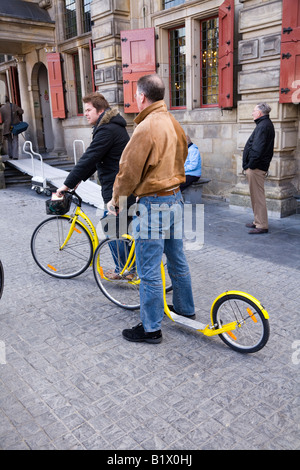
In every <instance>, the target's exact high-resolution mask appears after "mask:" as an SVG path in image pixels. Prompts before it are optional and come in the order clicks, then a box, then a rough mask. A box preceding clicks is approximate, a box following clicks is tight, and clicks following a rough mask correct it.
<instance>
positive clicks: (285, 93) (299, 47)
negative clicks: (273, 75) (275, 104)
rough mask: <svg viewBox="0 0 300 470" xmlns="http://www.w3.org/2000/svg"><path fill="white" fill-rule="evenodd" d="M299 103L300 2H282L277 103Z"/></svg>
mask: <svg viewBox="0 0 300 470" xmlns="http://www.w3.org/2000/svg"><path fill="white" fill-rule="evenodd" d="M299 102H300V0H293V1H292V2H291V1H290V0H283V3H282V31H281V57H280V85H279V103H294V104H297V103H299Z"/></svg>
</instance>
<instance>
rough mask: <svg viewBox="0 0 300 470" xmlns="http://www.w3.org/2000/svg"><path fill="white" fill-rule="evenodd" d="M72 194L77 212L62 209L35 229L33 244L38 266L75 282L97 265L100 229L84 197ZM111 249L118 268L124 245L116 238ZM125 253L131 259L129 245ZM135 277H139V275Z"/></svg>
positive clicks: (55, 275)
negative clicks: (98, 233)
mask: <svg viewBox="0 0 300 470" xmlns="http://www.w3.org/2000/svg"><path fill="white" fill-rule="evenodd" d="M68 194H70V196H69V197H70V201H71V202H72V203H73V204H74V205H75V210H73V213H71V214H62V213H61V211H60V210H59V211H57V212H58V213H59V214H60V215H58V214H57V215H54V216H53V217H48V218H47V219H45V220H43V221H42V222H41V223H40V224H39V225H38V226H37V227H36V228H35V230H34V232H33V234H32V237H31V244H30V246H31V253H32V256H33V259H34V260H35V262H36V263H37V265H38V266H39V267H40V268H41V269H42V270H43V271H44V272H46V273H47V274H49V275H50V276H53V277H56V278H61V279H71V278H73V277H75V276H78V275H79V274H82V273H83V272H84V271H86V269H87V268H88V267H89V266H91V265H92V264H93V256H94V253H95V250H96V248H97V246H98V245H99V238H98V235H97V231H96V228H95V226H94V224H93V222H92V221H91V219H90V218H89V217H88V216H87V215H86V214H85V212H84V211H83V209H82V199H81V197H80V196H79V195H78V194H77V193H76V192H75V191H71V192H69V193H68ZM69 210H70V205H69V206H68V207H67V208H65V211H66V212H69ZM104 241H107V239H105V240H104ZM125 243H126V242H125ZM107 246H110V248H111V249H112V252H110V253H111V256H112V254H113V253H114V251H115V252H116V263H117V266H118V263H119V262H120V261H119V260H120V251H121V250H122V249H123V242H122V241H119V239H117V238H116V239H115V241H114V240H112V241H111V243H110V244H109V245H108V244H107ZM113 248H114V249H113ZM124 253H125V256H127V255H126V253H127V246H125V247H124ZM126 259H127V258H126ZM110 261H112V259H110ZM110 268H112V266H110ZM99 269H100V268H99ZM114 269H116V267H115V268H114ZM131 271H133V268H132V267H131ZM134 276H135V277H136V278H137V274H136V273H135V275H134ZM138 283H139V281H137V283H136V284H135V283H134V282H133V283H132V284H131V285H132V286H135V287H137V289H138ZM131 285H130V286H131ZM115 287H116V286H115ZM166 289H167V291H169V290H171V289H172V286H171V282H170V281H167V288H166Z"/></svg>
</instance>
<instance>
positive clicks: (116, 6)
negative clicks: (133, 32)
mask: <svg viewBox="0 0 300 470" xmlns="http://www.w3.org/2000/svg"><path fill="white" fill-rule="evenodd" d="M129 15H130V8H129V0H115V1H112V0H94V1H93V2H92V4H91V16H92V22H93V28H92V40H93V45H94V50H93V53H94V64H95V66H96V70H95V85H96V88H97V90H98V91H99V92H101V93H102V94H103V95H104V96H105V98H106V99H107V101H108V102H109V103H110V104H111V105H117V106H120V107H122V106H123V103H124V101H123V81H122V59H121V45H120V31H122V30H127V29H129V28H130V17H129Z"/></svg>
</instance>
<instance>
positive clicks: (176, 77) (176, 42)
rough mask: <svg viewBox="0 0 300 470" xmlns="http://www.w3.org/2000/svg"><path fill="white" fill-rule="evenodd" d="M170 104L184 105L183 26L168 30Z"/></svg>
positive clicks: (172, 105) (177, 106)
mask: <svg viewBox="0 0 300 470" xmlns="http://www.w3.org/2000/svg"><path fill="white" fill-rule="evenodd" d="M169 54H170V57H169V61H170V105H171V108H173V109H174V108H184V107H185V106H186V71H185V27H181V28H176V29H172V30H170V31H169Z"/></svg>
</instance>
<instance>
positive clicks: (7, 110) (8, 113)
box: [0, 96, 24, 160]
mask: <svg viewBox="0 0 300 470" xmlns="http://www.w3.org/2000/svg"><path fill="white" fill-rule="evenodd" d="M23 113H24V111H23V109H22V108H20V107H19V106H17V105H16V104H15V103H10V101H9V98H8V96H6V97H5V104H4V105H3V106H1V108H0V114H1V119H2V123H3V124H2V125H3V132H2V133H3V137H4V143H5V147H6V148H5V150H4V151H6V152H7V155H8V156H9V158H11V159H13V160H18V158H19V136H18V135H13V134H12V132H11V126H12V125H14V124H18V123H19V122H20V121H21V119H20V118H21V116H22V114H23Z"/></svg>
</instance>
